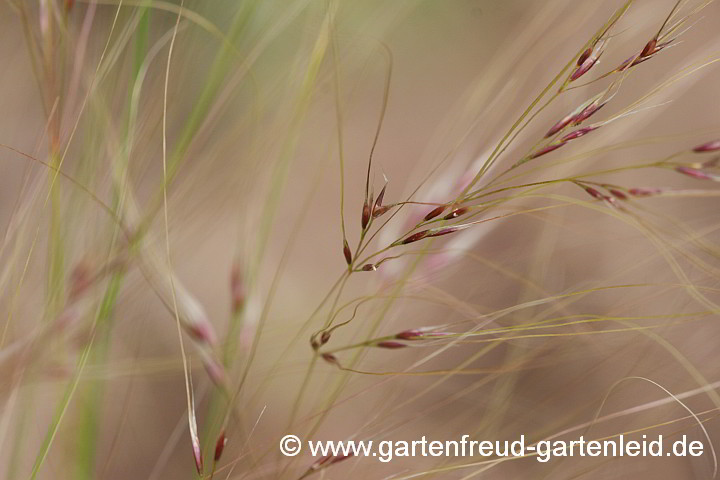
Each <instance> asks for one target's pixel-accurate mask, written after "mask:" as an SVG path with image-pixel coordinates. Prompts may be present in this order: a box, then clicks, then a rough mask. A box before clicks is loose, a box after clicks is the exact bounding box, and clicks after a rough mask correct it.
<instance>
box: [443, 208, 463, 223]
mask: <svg viewBox="0 0 720 480" xmlns="http://www.w3.org/2000/svg"><path fill="white" fill-rule="evenodd" d="M467 212H468V209H467V208H466V207H461V208H458V209H456V210H453V211H452V212H450V213H448V214H447V215H445V216H444V217H443V220H452V219H453V218H457V217H459V216H460V215H465V214H466V213H467Z"/></svg>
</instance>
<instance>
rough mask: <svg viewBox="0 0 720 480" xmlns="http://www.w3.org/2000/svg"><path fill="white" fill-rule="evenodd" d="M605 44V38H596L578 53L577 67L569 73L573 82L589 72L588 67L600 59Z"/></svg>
mask: <svg viewBox="0 0 720 480" xmlns="http://www.w3.org/2000/svg"><path fill="white" fill-rule="evenodd" d="M606 46H607V40H598V41H596V42H595V44H594V45H593V46H591V47H589V48H588V49H586V50H585V51H584V52H583V53H582V54H581V55H580V57H578V59H577V62H576V65H577V68H576V69H575V71H574V72H573V73H572V74H571V75H570V81H571V82H574V81H575V80H577V79H578V78H580V77H582V76H583V75H585V74H586V73H587V72H589V71H590V69H591V68H592V67H594V66H595V64H596V63H597V61H598V60H599V59H600V56H601V55H602V53H603V51H604V50H605V47H606Z"/></svg>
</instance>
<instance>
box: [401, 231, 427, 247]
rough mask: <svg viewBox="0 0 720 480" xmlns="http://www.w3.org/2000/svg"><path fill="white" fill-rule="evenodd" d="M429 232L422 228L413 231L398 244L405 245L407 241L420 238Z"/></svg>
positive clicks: (415, 240)
mask: <svg viewBox="0 0 720 480" xmlns="http://www.w3.org/2000/svg"><path fill="white" fill-rule="evenodd" d="M428 233H430V230H423V231H421V232H417V233H413V234H412V235H410V236H409V237H406V238H405V239H404V240H402V241H401V242H400V245H407V244H408V243H413V242H417V241H418V240H422V239H423V238H425V237H427V234H428Z"/></svg>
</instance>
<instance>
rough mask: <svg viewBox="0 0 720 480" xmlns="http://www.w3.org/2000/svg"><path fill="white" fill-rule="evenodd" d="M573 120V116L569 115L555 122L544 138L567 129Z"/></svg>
mask: <svg viewBox="0 0 720 480" xmlns="http://www.w3.org/2000/svg"><path fill="white" fill-rule="evenodd" d="M574 119H575V115H574V114H570V115H568V116H566V117H565V118H563V119H562V120H560V121H559V122H557V123H556V124H555V125H553V127H552V128H551V129H550V130H548V132H547V133H546V134H545V138H550V137H552V136H553V135H555V134H556V133H558V132H559V131H560V130H562V129H563V128H565V127H567V126H568V125H570V124H571V123H573V120H574Z"/></svg>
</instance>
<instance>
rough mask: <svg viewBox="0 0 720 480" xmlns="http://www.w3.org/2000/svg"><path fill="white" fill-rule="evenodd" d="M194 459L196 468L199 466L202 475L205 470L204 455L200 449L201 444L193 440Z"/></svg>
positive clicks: (198, 469) (198, 470)
mask: <svg viewBox="0 0 720 480" xmlns="http://www.w3.org/2000/svg"><path fill="white" fill-rule="evenodd" d="M192 451H193V459H194V460H195V468H197V472H198V475H200V476H201V477H202V472H203V456H202V451H201V450H200V444H199V443H196V442H193V444H192Z"/></svg>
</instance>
